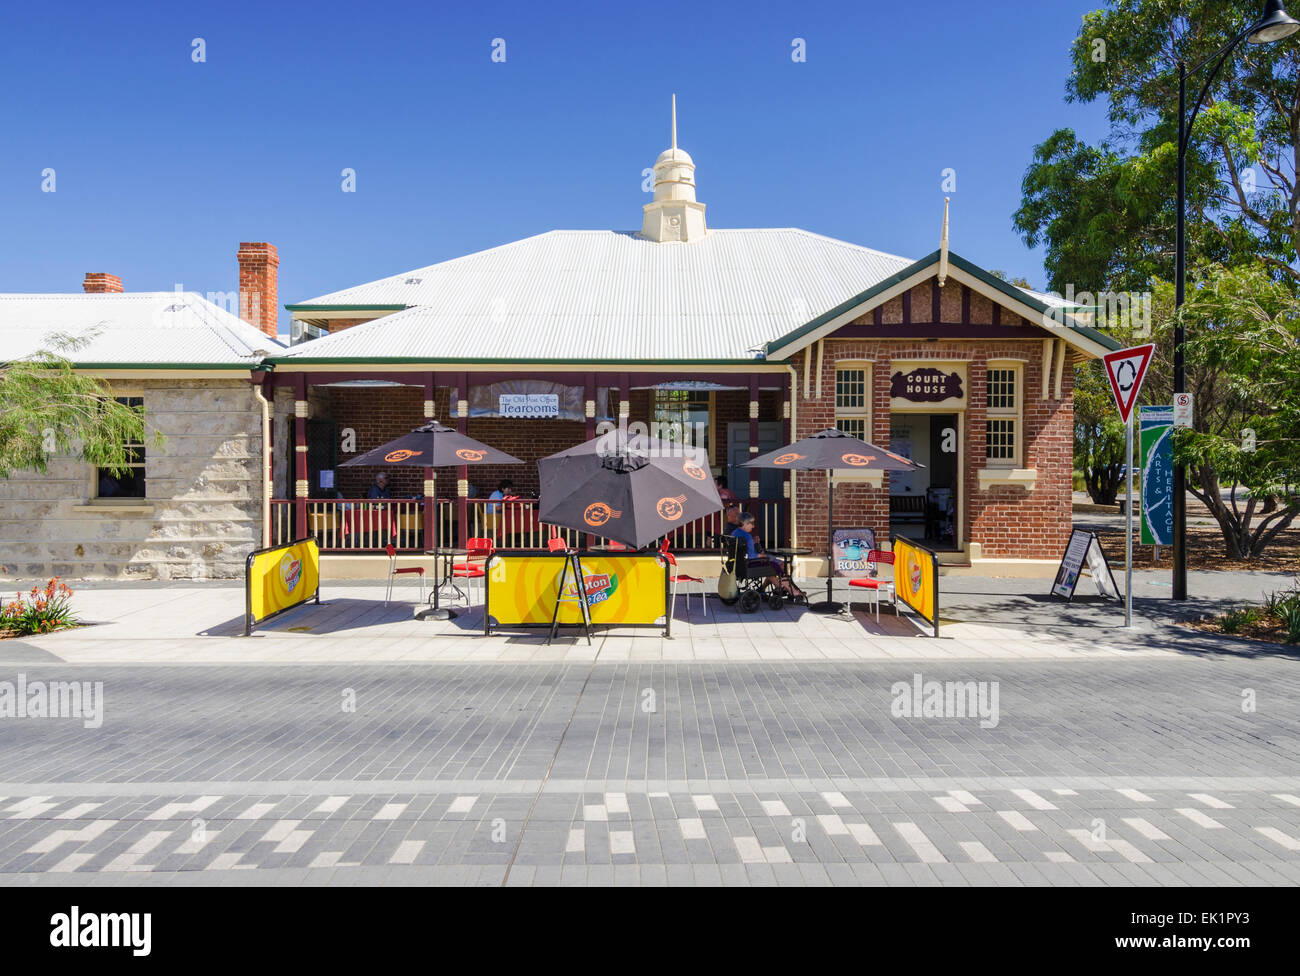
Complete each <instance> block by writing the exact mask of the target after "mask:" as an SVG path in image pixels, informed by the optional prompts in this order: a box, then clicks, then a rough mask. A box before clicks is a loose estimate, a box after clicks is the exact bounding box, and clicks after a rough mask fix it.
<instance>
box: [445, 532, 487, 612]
mask: <svg viewBox="0 0 1300 976" xmlns="http://www.w3.org/2000/svg"><path fill="white" fill-rule="evenodd" d="M465 548H466V549H468V550H469V555H467V556H465V557H464V558H465V561H464V562H463V563H456V564H453V565H452V567H451V575H452V576H456V577H459V578H460V579H463V580H465V583H466V585H467V586H468V587H469V590H470V592H469V595H467V596H466V598H465V599H466V602H468V603H469V604H470V605H471V606H472V605H473V592H474V580H482V579H483V578H484V577H485V576H487V571H486V566H487V560H488V557H489V556H491V555H492V553H494V552H496V551H497V547H496V545H495V544H494V543H493V542H492V540H491V539H488V538H486V537H484V536H476V537H474V538H473V539H467V540H466V541H465Z"/></svg>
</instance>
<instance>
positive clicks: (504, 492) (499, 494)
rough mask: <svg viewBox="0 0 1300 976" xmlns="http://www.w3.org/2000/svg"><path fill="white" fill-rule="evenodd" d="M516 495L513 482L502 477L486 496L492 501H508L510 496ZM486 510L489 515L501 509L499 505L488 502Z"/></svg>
mask: <svg viewBox="0 0 1300 976" xmlns="http://www.w3.org/2000/svg"><path fill="white" fill-rule="evenodd" d="M516 497H518V496H516V495H515V483H514V482H513V481H511V480H510V479H509V478H502V479H501V481H499V482H498V483H497V490H496V491H494V492H492V494H490V495H488V498H489V499H491V500H494V501H508V500H510V499H511V498H516ZM487 511H488V514H489V515H495V514H497V512H499V511H501V506H500V505H491V504H489V505H488V506H487Z"/></svg>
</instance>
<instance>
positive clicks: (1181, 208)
mask: <svg viewBox="0 0 1300 976" xmlns="http://www.w3.org/2000/svg"><path fill="white" fill-rule="evenodd" d="M1297 30H1300V21H1297V20H1295V19H1293V18H1292V17H1289V16H1288V15H1287V12H1286V11H1285V10H1283V9H1282V0H1267V2H1266V3H1265V4H1264V12H1263V14H1261V15H1260V18H1259V20H1257V21H1256V22H1255V23H1253V24H1252V25H1251V26H1249V27H1247V28H1246V29H1245V30H1244V31H1242V32H1241V33H1240V34H1238V35H1237V36H1236V37H1234V38H1233V39H1232V40H1230V41H1229V42H1228V43H1227V44H1225V45H1224V46H1223V47H1221V48H1219V50H1217V51H1215V52H1214V54H1211V55H1210V56H1209V57H1208V58H1206V59H1205V60H1204V61H1202V62H1201V63H1200V64H1198V65H1197V66H1196V67H1195V68H1193V69H1192V71H1193V72H1196V71H1200V70H1201V68H1203V67H1205V66H1206V65H1207V64H1209V63H1210V62H1211V61H1213V60H1214V59H1215V58H1218V61H1217V62H1216V63H1215V65H1214V69H1213V70H1212V71H1211V72H1210V76H1209V77H1208V78H1207V79H1206V80H1205V86H1204V87H1203V88H1202V89H1201V93H1200V95H1198V96H1197V98H1196V102H1195V104H1193V105H1192V115H1191V118H1188V117H1187V65H1186V63H1185V62H1184V61H1183V60H1182V59H1181V58H1180V59H1179V61H1178V219H1177V223H1176V224H1175V228H1176V229H1175V231H1174V250H1175V255H1174V310H1175V317H1174V393H1176V394H1177V393H1186V392H1187V369H1186V364H1185V361H1184V358H1183V340H1184V339H1185V335H1184V330H1183V320H1182V317H1181V316H1178V315H1177V314H1176V313H1177V310H1178V309H1180V308H1182V305H1183V296H1184V286H1185V283H1186V278H1187V142H1188V139H1189V138H1190V136H1191V131H1192V126H1193V125H1194V124H1195V123H1196V115H1197V113H1198V112H1199V111H1200V110H1201V103H1202V102H1204V101H1205V96H1206V95H1207V94H1208V93H1209V91H1210V86H1211V85H1212V84H1214V79H1215V78H1216V77H1217V76H1218V74H1219V69H1220V68H1222V67H1223V63H1224V62H1225V61H1226V60H1228V55H1230V54H1231V53H1232V52H1233V50H1235V49H1236V47H1237V45H1238V44H1240V43H1241V42H1242V41H1243V40H1248V41H1250V43H1251V44H1268V43H1271V42H1272V41H1280V40H1281V39H1282V38H1284V37H1290V36H1291V35H1292V34H1294V33H1295V32H1296V31H1297ZM1131 476H1132V472H1131V471H1130V477H1131ZM1173 516H1174V553H1173V558H1174V578H1173V598H1174V599H1175V600H1186V599H1187V467H1186V466H1185V465H1184V464H1182V463H1181V462H1180V463H1176V464H1175V465H1174V504H1173Z"/></svg>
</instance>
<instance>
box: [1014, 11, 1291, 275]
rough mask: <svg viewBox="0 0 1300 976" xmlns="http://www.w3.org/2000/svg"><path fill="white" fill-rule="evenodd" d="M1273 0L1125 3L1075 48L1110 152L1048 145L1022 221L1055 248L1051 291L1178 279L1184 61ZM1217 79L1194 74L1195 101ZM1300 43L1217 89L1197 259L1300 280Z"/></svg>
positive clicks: (1191, 223)
mask: <svg viewBox="0 0 1300 976" xmlns="http://www.w3.org/2000/svg"><path fill="white" fill-rule="evenodd" d="M1260 9H1261V4H1260V3H1259V0H1111V3H1110V4H1109V8H1108V9H1106V10H1098V11H1095V12H1093V13H1090V14H1087V15H1085V17H1084V20H1083V26H1082V27H1081V28H1080V30H1079V34H1078V36H1077V37H1076V38H1075V41H1074V44H1073V46H1072V48H1071V61H1072V66H1073V73H1072V74H1071V76H1070V78H1069V80H1068V81H1067V83H1066V97H1067V100H1069V101H1076V102H1093V101H1096V100H1098V99H1101V100H1104V102H1105V104H1106V107H1107V110H1108V117H1109V120H1110V133H1109V134H1108V136H1107V137H1106V138H1105V139H1103V140H1102V141H1101V142H1099V143H1098V144H1097V145H1089V144H1087V143H1085V142H1083V141H1081V140H1080V139H1079V138H1078V137H1077V135H1076V134H1075V133H1074V132H1073V131H1072V130H1070V129H1059V130H1057V131H1056V132H1054V133H1052V135H1051V136H1049V137H1048V139H1047V140H1046V141H1045V142H1043V143H1042V144H1041V145H1039V146H1038V147H1037V148H1036V149H1035V151H1034V156H1033V161H1032V162H1031V164H1030V166H1029V169H1028V171H1027V172H1026V173H1025V177H1024V181H1023V185H1022V190H1023V201H1022V204H1021V207H1020V209H1019V210H1018V211H1017V212H1016V214H1015V216H1014V224H1015V226H1016V229H1017V230H1019V231H1020V233H1021V234H1022V236H1023V237H1024V239H1025V240H1026V242H1027V243H1029V245H1030V246H1038V245H1039V244H1043V245H1045V247H1046V249H1047V256H1046V261H1045V263H1046V267H1047V270H1048V286H1049V287H1050V288H1052V289H1054V290H1056V291H1060V292H1064V291H1065V289H1066V287H1067V286H1068V285H1071V284H1072V285H1074V287H1075V288H1076V289H1077V290H1087V291H1093V292H1097V291H1102V290H1105V289H1108V288H1110V289H1122V290H1130V289H1136V290H1144V289H1145V288H1147V282H1149V281H1150V280H1151V279H1152V278H1153V277H1160V278H1163V279H1165V280H1167V281H1168V280H1172V279H1173V271H1174V268H1173V264H1174V217H1175V212H1174V202H1175V194H1174V188H1175V186H1176V172H1177V165H1176V164H1177V155H1178V150H1177V139H1178V70H1177V65H1178V60H1179V58H1182V59H1184V60H1186V62H1187V63H1188V65H1189V67H1194V66H1195V65H1196V64H1198V63H1199V62H1200V61H1201V60H1203V59H1205V58H1206V57H1208V56H1210V55H1211V54H1213V53H1214V52H1215V51H1216V50H1217V49H1218V48H1219V47H1221V46H1222V45H1223V44H1224V43H1225V42H1226V41H1227V40H1229V39H1230V38H1232V37H1233V36H1235V35H1236V34H1237V33H1238V32H1239V31H1240V30H1241V29H1242V28H1243V27H1244V26H1245V25H1247V24H1249V23H1251V22H1252V21H1253V20H1254V19H1255V18H1256V17H1258V16H1259V12H1260ZM1208 73H1209V69H1208V68H1207V69H1205V70H1203V71H1202V72H1200V73H1198V74H1195V75H1191V76H1189V79H1188V102H1189V104H1190V103H1193V102H1194V101H1195V99H1196V96H1197V94H1198V93H1199V92H1200V87H1201V85H1203V84H1204V83H1205V82H1206V80H1207V78H1208ZM1298 132H1300V42H1297V41H1296V40H1295V39H1291V40H1289V41H1287V40H1284V41H1281V42H1279V43H1275V44H1263V45H1251V44H1248V43H1243V44H1242V45H1241V46H1239V47H1238V48H1237V49H1236V51H1234V52H1233V54H1232V56H1231V57H1230V58H1228V60H1227V61H1226V62H1225V64H1224V66H1223V69H1222V70H1221V71H1220V73H1219V75H1218V76H1217V78H1216V79H1215V81H1214V82H1213V84H1211V86H1210V88H1209V90H1208V91H1207V93H1206V98H1205V102H1204V105H1203V107H1202V109H1201V112H1200V115H1199V116H1198V117H1197V120H1196V124H1195V126H1194V127H1193V129H1192V133H1191V139H1190V141H1189V152H1188V164H1187V197H1188V213H1189V217H1188V225H1187V229H1188V253H1189V264H1190V263H1197V262H1199V263H1209V262H1217V263H1222V264H1228V265H1232V264H1236V263H1240V262H1242V261H1255V260H1262V261H1264V262H1265V263H1266V264H1267V265H1268V266H1269V267H1270V269H1271V270H1272V272H1273V273H1274V274H1276V275H1277V276H1278V277H1279V278H1281V279H1284V280H1290V281H1291V282H1293V283H1296V284H1300V270H1297V268H1296V267H1294V264H1295V260H1296V251H1295V243H1294V242H1295V241H1296V240H1297V237H1298V235H1300V188H1298V186H1297V179H1296V171H1297V164H1298V163H1300V159H1298V157H1297V143H1298V142H1300V140H1298V139H1297V138H1296V134H1297V133H1298Z"/></svg>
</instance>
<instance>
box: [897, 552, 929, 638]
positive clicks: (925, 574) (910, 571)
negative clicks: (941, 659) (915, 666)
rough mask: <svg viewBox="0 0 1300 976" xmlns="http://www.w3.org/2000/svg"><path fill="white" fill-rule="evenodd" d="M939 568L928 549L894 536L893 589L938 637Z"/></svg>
mask: <svg viewBox="0 0 1300 976" xmlns="http://www.w3.org/2000/svg"><path fill="white" fill-rule="evenodd" d="M938 575H939V567H938V565H937V560H936V559H935V557H934V553H932V552H931V551H930V550H929V549H926V548H924V547H922V546H918V545H917V544H916V543H914V542H911V541H910V540H908V539H904V538H901V537H898V536H895V537H894V590H895V593H896V594H897V595H898V598H899V599H900V600H902V601H903V602H904V603H906V604H907V605H908V606H909V607H911V608H912V609H913V610H915V611H916V612H917V613H919V614H920V615H921V616H922V617H924V618H925V619H926V620H927V621H929V622H930V623H932V624H934V633H935V636H936V637H937V636H938V635H939V579H938Z"/></svg>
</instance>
